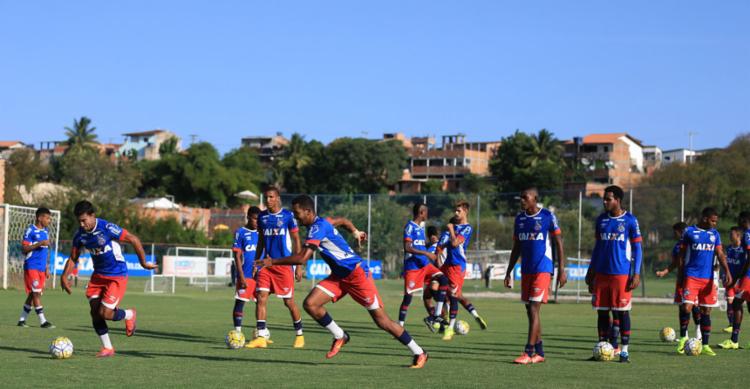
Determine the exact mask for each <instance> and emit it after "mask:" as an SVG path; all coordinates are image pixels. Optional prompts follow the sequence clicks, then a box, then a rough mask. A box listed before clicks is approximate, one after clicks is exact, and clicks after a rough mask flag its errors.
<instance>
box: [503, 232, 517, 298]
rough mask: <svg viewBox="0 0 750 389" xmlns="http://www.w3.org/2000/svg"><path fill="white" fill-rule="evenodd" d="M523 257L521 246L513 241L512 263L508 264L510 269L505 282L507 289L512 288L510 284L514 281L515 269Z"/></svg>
mask: <svg viewBox="0 0 750 389" xmlns="http://www.w3.org/2000/svg"><path fill="white" fill-rule="evenodd" d="M520 256H521V245H520V244H519V243H518V241H517V240H515V239H514V240H513V248H512V249H511V250H510V261H509V262H508V268H507V269H506V270H505V280H504V281H503V283H504V284H505V287H506V288H510V287H511V285H510V282H511V280H512V279H513V268H515V267H516V263H517V262H518V258H519V257H520Z"/></svg>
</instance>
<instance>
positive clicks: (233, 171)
mask: <svg viewBox="0 0 750 389" xmlns="http://www.w3.org/2000/svg"><path fill="white" fill-rule="evenodd" d="M221 163H222V165H224V167H225V168H226V169H227V170H228V172H229V175H230V176H232V177H234V179H235V181H236V183H235V184H236V187H235V189H234V190H235V191H234V192H232V193H229V195H230V198H229V202H230V204H231V205H236V204H239V203H242V202H244V201H242V200H241V199H238V198H237V197H235V196H234V194H236V193H238V192H241V191H244V190H249V191H252V192H255V193H258V192H259V189H260V188H261V184H262V183H263V181H264V180H265V174H264V173H263V172H264V168H263V166H262V165H261V163H260V159H258V153H256V152H255V150H253V149H251V148H249V147H240V148H238V149H234V150H231V151H230V152H228V153H226V154H225V155H224V157H223V158H222V160H221Z"/></svg>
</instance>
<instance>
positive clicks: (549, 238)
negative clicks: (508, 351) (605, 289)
mask: <svg viewBox="0 0 750 389" xmlns="http://www.w3.org/2000/svg"><path fill="white" fill-rule="evenodd" d="M520 201H521V209H523V211H522V212H520V213H519V214H518V216H516V221H515V224H514V231H513V249H512V250H511V253H510V262H509V263H508V269H507V270H506V271H505V287H506V288H510V287H511V281H512V278H513V268H514V267H515V266H516V262H518V259H519V258H521V301H523V303H524V304H526V316H527V318H528V320H529V333H528V338H527V341H526V348H525V349H524V352H523V354H521V356H520V357H518V358H516V360H515V361H513V362H514V363H518V364H522V365H528V364H529V363H540V362H544V347H543V345H542V324H541V316H540V313H539V311H540V309H541V306H542V304H546V303H547V298H548V296H549V287H550V283H551V279H552V274H553V273H554V271H555V266H554V265H553V264H552V258H553V255H552V250H553V247H554V250H557V259H558V269H559V270H558V277H557V283H558V285H559V286H560V287H561V288H562V287H563V286H565V283H566V281H567V276H566V274H565V259H564V258H565V255H564V254H563V244H562V230H560V227H559V225H558V224H557V218H556V217H555V215H554V214H553V213H552V212H550V211H549V210H547V209H544V208H542V207H540V206H539V204H538V202H539V192H538V191H537V190H536V188H529V189H526V190H524V191H523V192H521V196H520Z"/></svg>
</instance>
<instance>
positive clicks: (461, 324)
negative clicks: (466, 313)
mask: <svg viewBox="0 0 750 389" xmlns="http://www.w3.org/2000/svg"><path fill="white" fill-rule="evenodd" d="M470 329H471V327H470V326H469V323H467V322H466V321H465V320H458V321H456V333H457V334H459V335H466V334H468V333H469V330H470Z"/></svg>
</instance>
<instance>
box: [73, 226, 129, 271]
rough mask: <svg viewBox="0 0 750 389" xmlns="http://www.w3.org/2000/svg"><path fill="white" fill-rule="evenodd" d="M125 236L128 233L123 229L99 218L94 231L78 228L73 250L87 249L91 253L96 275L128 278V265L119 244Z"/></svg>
mask: <svg viewBox="0 0 750 389" xmlns="http://www.w3.org/2000/svg"><path fill="white" fill-rule="evenodd" d="M125 235H127V231H125V230H124V229H123V228H122V227H120V226H118V225H117V224H114V223H110V222H108V221H106V220H104V219H98V218H97V219H96V226H95V227H94V229H93V230H91V231H86V230H84V229H83V228H81V227H79V228H78V232H76V234H75V236H73V250H81V249H82V248H85V249H86V250H88V251H89V252H90V253H91V259H92V260H93V262H94V274H100V275H103V276H127V275H128V265H127V263H126V262H125V257H124V256H123V255H122V248H121V247H120V243H118V241H121V240H122V239H123V238H124V237H125ZM79 252H80V251H79Z"/></svg>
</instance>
